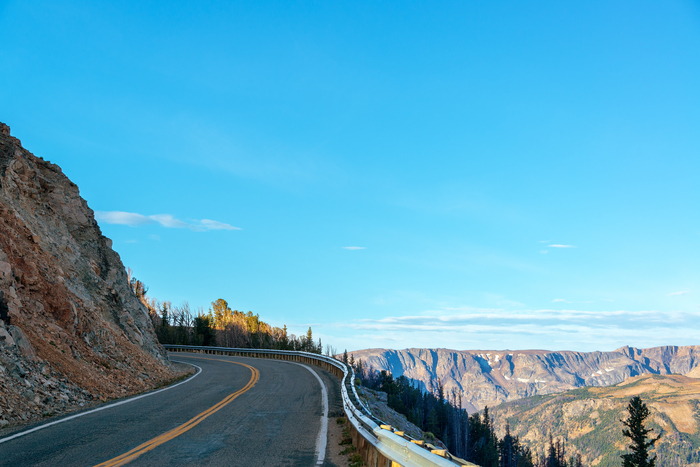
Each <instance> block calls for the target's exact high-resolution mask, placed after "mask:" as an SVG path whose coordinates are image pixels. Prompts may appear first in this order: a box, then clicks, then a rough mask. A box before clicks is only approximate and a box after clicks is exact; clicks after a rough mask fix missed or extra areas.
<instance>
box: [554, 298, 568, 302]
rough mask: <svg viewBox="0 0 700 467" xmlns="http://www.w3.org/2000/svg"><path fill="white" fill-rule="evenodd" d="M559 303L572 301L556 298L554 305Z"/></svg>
mask: <svg viewBox="0 0 700 467" xmlns="http://www.w3.org/2000/svg"><path fill="white" fill-rule="evenodd" d="M557 302H564V303H571V302H570V301H568V300H566V299H564V298H555V299H554V300H552V303H557Z"/></svg>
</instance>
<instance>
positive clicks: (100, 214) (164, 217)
mask: <svg viewBox="0 0 700 467" xmlns="http://www.w3.org/2000/svg"><path fill="white" fill-rule="evenodd" d="M95 217H96V218H97V220H99V221H102V222H105V223H107V224H119V225H128V226H129V227H140V226H142V225H149V224H160V225H162V226H163V227H167V228H169V229H189V230H192V231H195V232H204V231H206V230H241V229H240V228H239V227H234V226H232V225H230V224H225V223H223V222H219V221H213V220H211V219H202V220H196V219H195V220H193V221H190V222H185V221H182V220H180V219H177V218H176V217H174V216H173V215H171V214H153V215H151V216H144V215H143V214H138V213H135V212H124V211H95Z"/></svg>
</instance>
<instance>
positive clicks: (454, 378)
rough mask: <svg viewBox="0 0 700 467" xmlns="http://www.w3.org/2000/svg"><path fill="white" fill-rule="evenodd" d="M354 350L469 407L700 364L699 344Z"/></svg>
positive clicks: (367, 363) (360, 356)
mask: <svg viewBox="0 0 700 467" xmlns="http://www.w3.org/2000/svg"><path fill="white" fill-rule="evenodd" d="M352 355H353V356H354V358H355V360H356V361H357V360H358V359H362V363H363V366H364V367H371V368H373V369H375V370H387V371H390V372H391V373H392V374H393V375H394V376H395V377H398V376H401V375H405V376H406V377H407V378H412V379H415V380H417V381H420V382H421V383H423V387H424V389H428V390H429V389H430V387H431V384H437V382H438V380H439V381H440V382H441V383H442V384H443V386H444V388H445V394H448V395H451V394H452V391H453V390H454V391H455V394H456V395H457V396H461V398H462V406H463V407H464V408H466V409H467V410H468V411H469V412H475V411H477V410H481V409H483V408H484V406H487V405H488V406H489V407H493V406H495V405H498V404H500V403H502V402H506V401H511V400H516V399H522V398H524V397H529V396H534V395H541V394H552V393H557V392H562V391H567V390H569V389H575V388H580V387H584V386H609V385H613V384H617V383H620V382H622V381H624V380H626V379H627V378H630V377H632V376H637V375H643V374H647V373H651V374H659V375H667V374H689V375H691V376H692V375H693V374H695V373H697V370H694V369H697V368H698V367H700V346H685V347H676V346H666V347H654V348H651V349H636V348H634V347H623V348H620V349H617V350H615V351H613V352H569V351H562V352H549V351H545V350H519V351H518V350H516V351H510V350H505V351H504V350H463V351H458V350H448V349H405V350H386V349H368V350H358V351H355V352H352ZM691 372H695V373H691ZM698 374H700V373H698ZM431 382H432V383H431Z"/></svg>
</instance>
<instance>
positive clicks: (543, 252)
mask: <svg viewBox="0 0 700 467" xmlns="http://www.w3.org/2000/svg"><path fill="white" fill-rule="evenodd" d="M540 253H541V254H543V255H546V254H547V253H549V250H540Z"/></svg>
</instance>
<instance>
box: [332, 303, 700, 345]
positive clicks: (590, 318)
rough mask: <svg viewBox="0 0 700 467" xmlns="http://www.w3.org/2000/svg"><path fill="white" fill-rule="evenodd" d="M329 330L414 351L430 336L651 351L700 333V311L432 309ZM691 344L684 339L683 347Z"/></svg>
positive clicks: (450, 341) (453, 341) (445, 340)
mask: <svg viewBox="0 0 700 467" xmlns="http://www.w3.org/2000/svg"><path fill="white" fill-rule="evenodd" d="M329 325H330V326H332V327H335V328H338V329H344V330H352V331H345V332H350V333H351V334H352V333H353V332H360V333H376V334H377V335H381V336H385V335H392V334H393V335H396V336H398V337H400V338H401V342H402V343H406V344H407V345H408V346H411V347H414V346H417V345H418V342H419V341H420V339H423V338H425V336H428V337H429V339H427V341H426V343H425V344H423V345H428V346H429V345H433V346H434V345H435V342H440V343H441V346H444V345H452V346H454V347H453V348H483V347H472V345H473V344H476V345H478V346H483V345H484V344H485V343H486V342H489V341H493V342H498V343H497V344H495V346H496V347H497V348H542V343H543V342H547V343H549V344H548V346H557V347H560V346H562V345H563V346H565V347H566V348H569V347H574V346H576V347H578V348H579V349H581V348H584V347H590V348H589V350H594V349H596V348H597V350H605V349H609V350H612V349H613V348H615V347H619V346H622V345H625V344H631V345H635V346H647V347H649V346H653V345H667V344H668V343H672V342H678V330H679V329H683V330H684V332H685V333H686V334H688V333H690V334H688V335H691V334H692V333H693V332H696V331H700V312H678V311H673V312H663V311H657V310H643V311H627V310H616V311H587V310H571V309H563V310H554V309H541V310H531V309H521V310H518V311H514V310H506V309H488V308H470V307H459V309H458V310H457V309H450V310H448V309H442V310H431V311H425V312H423V313H419V314H417V315H407V316H388V317H384V318H379V319H356V320H349V321H343V322H335V323H332V324H331V323H329ZM681 340H683V339H681ZM687 340H688V339H684V340H683V342H685V341H687ZM374 342H375V343H374V344H373V345H375V346H376V345H377V344H376V340H375V341H374ZM421 342H422V341H421ZM429 342H432V344H430V343H429ZM470 343H472V344H470ZM487 345H488V344H487ZM492 345H493V344H492ZM679 345H683V344H679ZM510 346H513V347H510ZM577 350H578V349H577Z"/></svg>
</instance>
